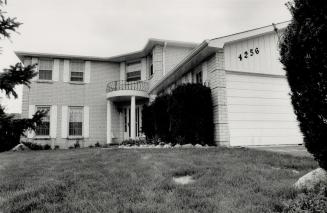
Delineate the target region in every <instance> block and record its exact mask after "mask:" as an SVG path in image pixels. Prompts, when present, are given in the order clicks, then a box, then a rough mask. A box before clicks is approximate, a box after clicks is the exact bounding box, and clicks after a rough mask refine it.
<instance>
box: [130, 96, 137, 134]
mask: <svg viewBox="0 0 327 213" xmlns="http://www.w3.org/2000/svg"><path fill="white" fill-rule="evenodd" d="M130 126H131V139H135V132H136V131H135V96H132V97H131V125H130Z"/></svg>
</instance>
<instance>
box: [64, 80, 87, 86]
mask: <svg viewBox="0 0 327 213" xmlns="http://www.w3.org/2000/svg"><path fill="white" fill-rule="evenodd" d="M68 83H70V84H76V85H84V84H86V83H85V82H78V81H69V82H68Z"/></svg>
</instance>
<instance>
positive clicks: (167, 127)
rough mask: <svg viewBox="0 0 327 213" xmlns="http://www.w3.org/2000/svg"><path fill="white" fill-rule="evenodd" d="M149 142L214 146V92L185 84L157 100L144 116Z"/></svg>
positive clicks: (148, 107)
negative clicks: (212, 95)
mask: <svg viewBox="0 0 327 213" xmlns="http://www.w3.org/2000/svg"><path fill="white" fill-rule="evenodd" d="M142 116H143V119H142V122H143V123H142V125H143V132H144V133H145V135H146V136H147V138H148V139H153V138H159V139H160V140H161V141H163V142H166V143H169V142H171V143H173V144H188V143H191V144H203V145H205V144H208V145H214V140H213V134H214V126H213V109H212V99H211V90H210V88H208V87H205V86H203V85H201V84H183V85H180V86H178V87H177V88H176V89H174V90H173V91H172V93H171V94H164V95H160V96H158V97H157V98H156V99H155V100H154V102H153V103H151V104H150V105H146V106H144V108H143V112H142Z"/></svg>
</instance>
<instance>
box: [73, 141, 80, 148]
mask: <svg viewBox="0 0 327 213" xmlns="http://www.w3.org/2000/svg"><path fill="white" fill-rule="evenodd" d="M80 147H81V145H80V144H79V140H77V141H76V142H75V144H74V148H75V149H78V148H80Z"/></svg>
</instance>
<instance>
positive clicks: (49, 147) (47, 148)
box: [43, 144, 51, 150]
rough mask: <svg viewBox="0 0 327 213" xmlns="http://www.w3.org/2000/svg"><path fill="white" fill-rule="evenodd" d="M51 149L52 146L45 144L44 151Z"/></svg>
mask: <svg viewBox="0 0 327 213" xmlns="http://www.w3.org/2000/svg"><path fill="white" fill-rule="evenodd" d="M50 149H51V146H50V145H49V144H45V145H44V146H43V150H50Z"/></svg>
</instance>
